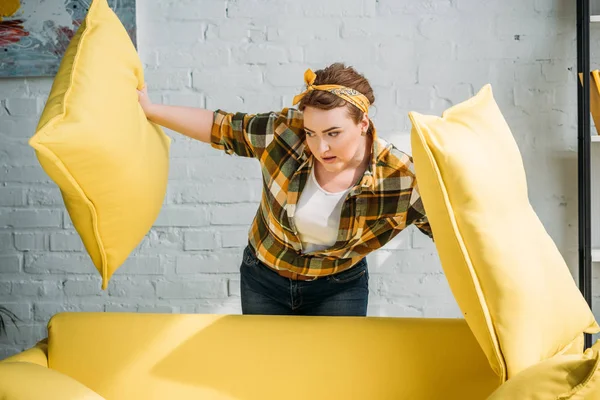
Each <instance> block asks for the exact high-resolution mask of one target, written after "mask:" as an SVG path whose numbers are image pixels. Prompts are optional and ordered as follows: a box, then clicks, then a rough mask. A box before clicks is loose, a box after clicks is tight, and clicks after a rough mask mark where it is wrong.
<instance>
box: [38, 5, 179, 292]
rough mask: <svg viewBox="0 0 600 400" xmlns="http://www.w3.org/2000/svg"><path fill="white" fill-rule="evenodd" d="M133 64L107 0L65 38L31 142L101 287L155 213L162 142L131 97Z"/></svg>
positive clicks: (161, 180) (137, 72)
mask: <svg viewBox="0 0 600 400" xmlns="http://www.w3.org/2000/svg"><path fill="white" fill-rule="evenodd" d="M143 80H144V78H143V70H142V65H141V62H140V60H139V57H138V55H137V52H136V50H135V47H134V46H133V43H132V42H131V39H130V38H129V36H128V35H127V32H126V30H125V28H124V27H123V25H122V24H121V22H120V21H119V19H118V18H117V16H116V15H115V14H114V13H113V11H112V10H111V9H110V8H109V7H108V4H107V3H106V0H94V1H93V3H92V5H91V6H90V9H89V11H88V14H87V16H86V18H85V20H84V21H83V23H82V24H81V26H80V27H79V29H78V31H77V33H76V34H75V36H74V37H73V39H72V40H71V43H70V44H69V47H68V48H67V50H66V52H65V55H64V56H63V59H62V62H61V65H60V68H59V70H58V73H57V75H56V77H55V79H54V83H53V86H52V90H51V92H50V95H49V97H48V101H47V103H46V106H45V108H44V111H43V113H42V116H41V118H40V121H39V124H38V128H37V131H36V133H35V135H34V136H33V137H32V138H31V139H30V141H29V143H30V145H31V146H32V147H33V148H34V149H35V151H36V154H37V157H38V160H39V162H40V164H41V165H42V167H43V169H44V170H45V171H46V173H47V174H48V175H49V176H50V177H51V178H52V180H53V181H54V182H55V183H56V184H57V185H58V186H59V188H60V190H61V193H62V197H63V200H64V203H65V206H66V208H67V210H68V212H69V215H70V217H71V220H72V221H73V225H74V226H75V229H76V230H77V232H78V233H79V235H80V236H81V239H82V241H83V244H84V245H85V248H86V250H87V252H88V253H89V255H90V257H91V259H92V261H93V263H94V265H95V266H96V268H97V269H98V272H100V274H101V276H102V288H103V289H106V287H107V285H108V281H109V279H110V277H111V276H112V274H113V273H114V272H115V271H116V270H117V269H118V268H119V267H120V266H121V265H122V263H123V262H124V261H125V259H126V258H127V257H128V256H129V254H130V253H131V251H132V250H133V249H134V248H135V247H136V246H137V245H138V244H139V242H140V241H141V240H142V238H143V237H144V235H145V234H146V233H147V232H148V231H149V230H150V228H151V227H152V225H153V223H154V221H155V220H156V218H157V217H158V213H159V211H160V208H161V206H162V202H163V199H164V196H165V192H166V186H167V175H168V168H169V148H170V143H171V142H170V139H169V137H168V136H166V135H165V134H164V132H163V131H162V129H161V128H160V127H159V126H157V125H155V124H152V123H150V122H149V121H148V120H147V119H146V116H145V114H144V112H143V110H142V109H141V107H140V105H139V103H138V99H137V91H136V89H137V88H141V87H142V86H143Z"/></svg>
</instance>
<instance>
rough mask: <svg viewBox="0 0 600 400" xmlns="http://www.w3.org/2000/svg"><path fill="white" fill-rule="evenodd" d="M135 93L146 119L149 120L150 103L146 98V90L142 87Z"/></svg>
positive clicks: (150, 113)
mask: <svg viewBox="0 0 600 400" xmlns="http://www.w3.org/2000/svg"><path fill="white" fill-rule="evenodd" d="M137 93H138V101H139V103H140V106H142V109H143V110H144V114H146V118H148V119H150V117H151V115H152V112H151V109H152V101H151V100H150V97H148V88H147V87H146V85H144V86H143V87H142V88H141V89H138V91H137Z"/></svg>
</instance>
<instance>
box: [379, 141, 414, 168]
mask: <svg viewBox="0 0 600 400" xmlns="http://www.w3.org/2000/svg"><path fill="white" fill-rule="evenodd" d="M377 142H378V143H377V145H376V146H375V148H376V151H377V153H378V154H377V155H376V157H377V165H379V166H381V167H383V168H388V169H393V170H396V171H398V172H400V173H405V174H409V175H413V174H414V164H413V158H412V156H411V155H410V154H409V153H407V152H405V151H404V150H401V149H400V148H398V147H397V146H396V145H395V144H394V143H392V142H390V141H388V140H386V139H383V138H381V137H378V138H377Z"/></svg>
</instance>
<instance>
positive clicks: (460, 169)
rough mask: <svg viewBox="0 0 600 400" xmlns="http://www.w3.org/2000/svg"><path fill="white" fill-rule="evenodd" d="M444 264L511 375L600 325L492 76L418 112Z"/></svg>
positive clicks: (486, 342) (495, 360)
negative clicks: (543, 207)
mask: <svg viewBox="0 0 600 400" xmlns="http://www.w3.org/2000/svg"><path fill="white" fill-rule="evenodd" d="M409 115H410V118H411V121H412V124H413V129H412V133H411V142H412V151H413V156H414V162H415V170H416V174H417V176H418V177H419V187H420V191H421V194H422V196H423V203H424V206H425V210H426V212H427V215H428V217H429V220H430V222H431V226H432V229H433V232H434V236H435V239H436V240H435V243H436V246H437V249H438V253H439V255H440V259H441V263H442V266H443V268H444V271H445V273H446V276H447V278H448V282H449V285H450V287H451V289H452V291H453V293H454V296H455V298H456V300H457V303H458V304H459V306H460V308H461V310H462V311H463V313H464V316H465V319H466V320H467V322H468V323H469V326H470V327H471V329H472V330H473V333H474V335H475V337H476V338H477V340H478V341H479V343H480V345H481V346H482V348H483V350H484V352H485V354H486V355H487V357H488V359H489V361H490V365H491V366H492V368H493V369H494V371H496V373H498V374H499V375H500V376H502V377H504V378H506V377H511V376H514V375H515V374H517V373H518V372H520V371H522V370H523V369H525V368H528V367H529V366H531V365H533V364H537V363H538V362H539V361H541V360H545V359H547V358H550V357H552V356H554V355H555V354H557V353H559V352H560V351H562V350H564V349H565V348H567V347H568V346H569V345H570V343H571V342H572V341H574V340H577V341H579V340H580V338H581V333H582V332H589V333H595V332H598V328H599V327H598V325H597V323H596V321H595V320H594V316H593V314H592V312H591V310H590V308H589V307H588V305H587V303H586V302H585V300H584V299H583V297H582V296H581V293H580V292H579V290H578V288H577V286H576V284H575V282H574V280H573V277H572V276H571V274H570V272H569V269H568V267H567V265H566V264H565V262H564V260H563V258H562V256H561V254H560V253H559V251H558V249H557V248H556V246H555V244H554V242H553V241H552V239H551V238H550V236H549V235H548V234H547V232H546V230H545V229H544V226H543V225H542V223H541V222H540V220H539V219H538V217H537V215H536V213H535V211H534V210H533V208H532V207H531V205H530V203H529V199H528V193H527V183H526V178H525V171H524V168H523V163H522V160H521V155H520V153H519V149H518V147H517V144H516V142H515V140H514V138H513V136H512V134H511V132H510V129H509V127H508V125H507V123H506V121H505V120H504V118H503V116H502V113H501V112H500V110H499V108H498V106H497V104H496V102H495V100H494V97H493V94H492V89H491V86H490V85H486V86H485V87H483V88H482V89H481V90H480V91H479V93H477V95H476V96H474V97H472V98H471V99H469V100H468V101H465V102H464V103H461V104H458V105H456V106H454V107H451V108H450V109H448V110H446V111H445V112H444V113H443V115H442V117H437V116H428V115H421V114H418V113H415V112H411V113H409Z"/></svg>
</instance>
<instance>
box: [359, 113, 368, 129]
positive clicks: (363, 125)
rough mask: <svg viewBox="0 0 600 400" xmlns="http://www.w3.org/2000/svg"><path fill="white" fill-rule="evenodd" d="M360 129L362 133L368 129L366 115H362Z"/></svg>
mask: <svg viewBox="0 0 600 400" xmlns="http://www.w3.org/2000/svg"><path fill="white" fill-rule="evenodd" d="M360 128H361V129H362V130H363V131H366V130H367V129H369V116H368V115H367V114H363V118H362V120H361V121H360Z"/></svg>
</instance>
